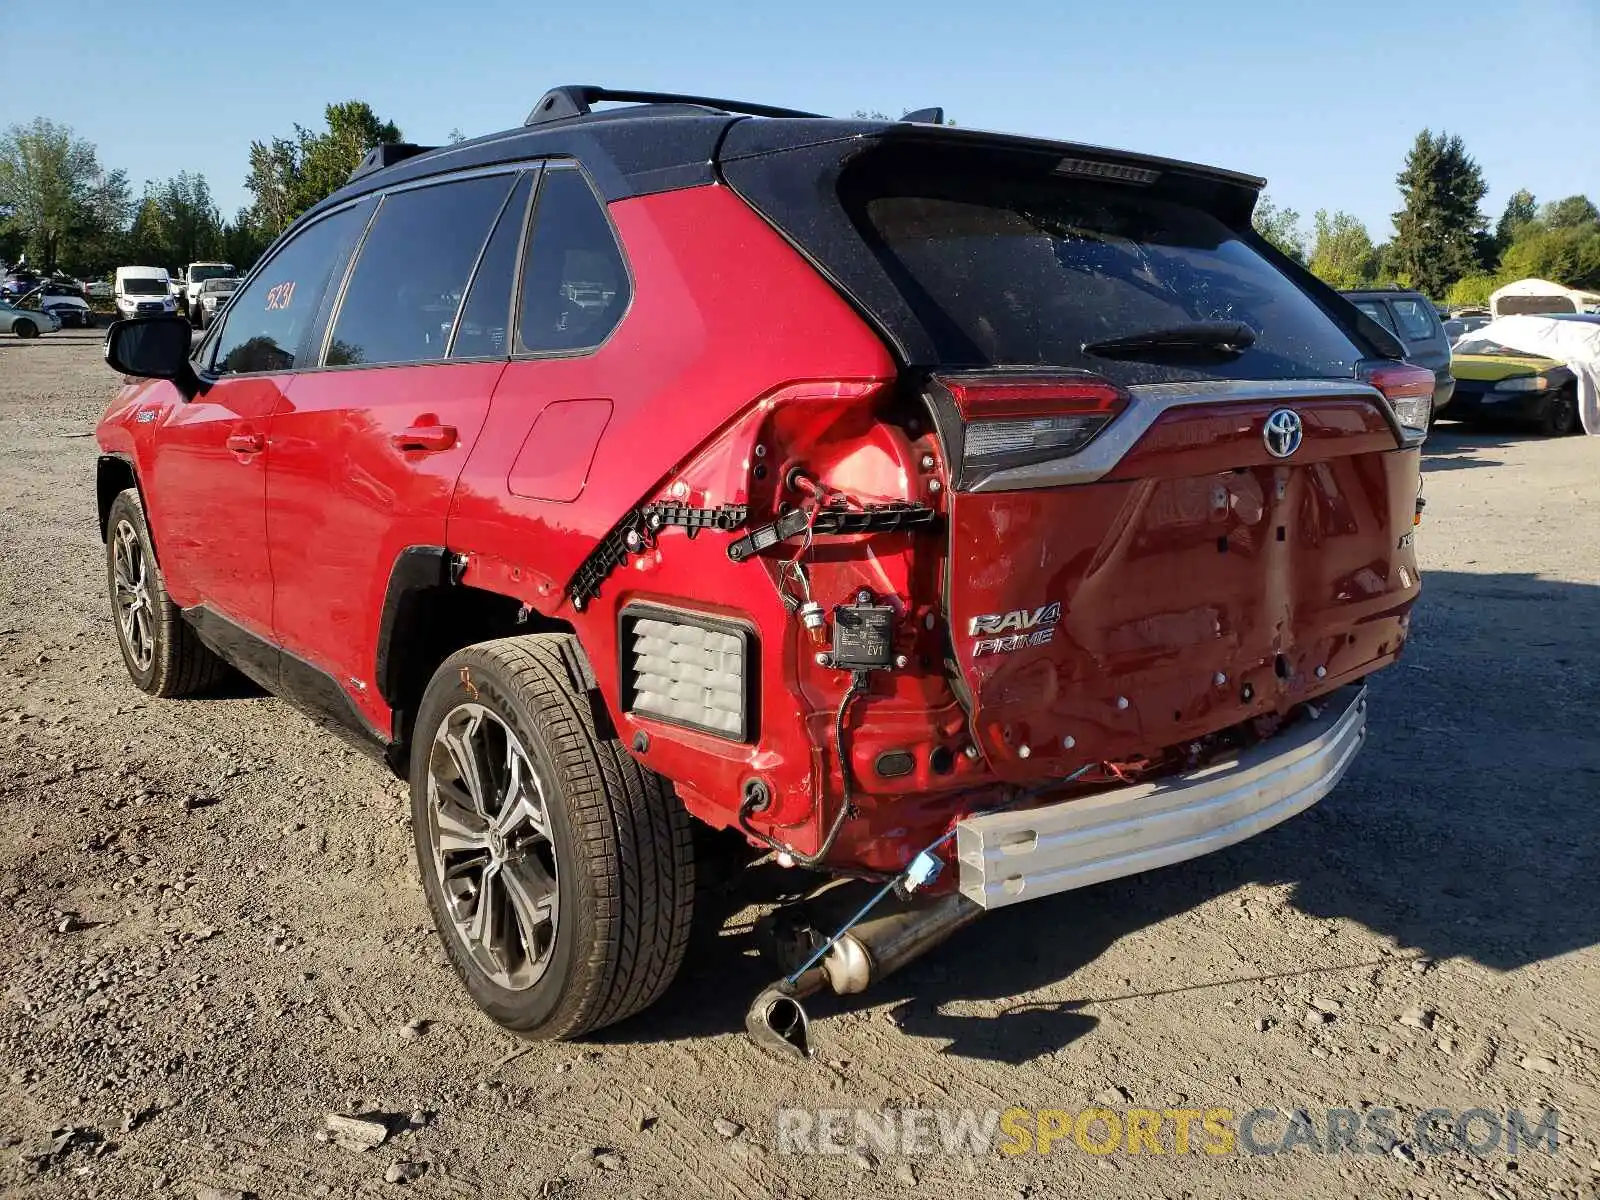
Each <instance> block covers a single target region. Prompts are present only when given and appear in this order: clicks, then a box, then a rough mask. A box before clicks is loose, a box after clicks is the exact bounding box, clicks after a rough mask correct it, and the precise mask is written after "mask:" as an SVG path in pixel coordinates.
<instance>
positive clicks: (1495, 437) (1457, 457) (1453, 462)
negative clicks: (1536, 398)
mask: <svg viewBox="0 0 1600 1200" xmlns="http://www.w3.org/2000/svg"><path fill="white" fill-rule="evenodd" d="M1441 420H1442V421H1443V422H1444V423H1443V424H1439V425H1435V426H1434V427H1433V429H1432V430H1431V431H1430V432H1429V434H1428V440H1427V441H1426V442H1424V443H1423V445H1422V470H1423V473H1424V474H1428V473H1429V472H1432V471H1459V470H1462V469H1463V468H1468V467H1503V466H1505V461H1504V460H1503V459H1500V458H1496V457H1495V456H1494V455H1493V453H1492V452H1493V451H1495V450H1504V449H1506V448H1508V447H1510V446H1515V445H1517V444H1518V443H1521V442H1537V441H1544V440H1546V439H1545V438H1544V437H1543V435H1541V434H1538V433H1535V432H1533V431H1532V430H1527V429H1520V428H1518V427H1516V426H1504V427H1500V428H1490V427H1486V426H1482V425H1465V424H1461V423H1459V422H1451V421H1450V420H1449V418H1441Z"/></svg>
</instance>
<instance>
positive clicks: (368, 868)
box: [0, 331, 1600, 1198]
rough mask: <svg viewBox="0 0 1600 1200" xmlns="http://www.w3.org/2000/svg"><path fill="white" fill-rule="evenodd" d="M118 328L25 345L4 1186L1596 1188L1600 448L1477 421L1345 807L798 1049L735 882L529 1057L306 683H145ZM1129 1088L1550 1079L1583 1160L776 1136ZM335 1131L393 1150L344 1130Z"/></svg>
mask: <svg viewBox="0 0 1600 1200" xmlns="http://www.w3.org/2000/svg"><path fill="white" fill-rule="evenodd" d="M99 337H100V335H99V334H97V333H94V332H92V331H85V332H82V333H78V332H73V333H63V334H59V335H56V336H54V337H48V338H42V339H39V340H37V341H35V342H31V343H21V342H16V341H13V340H10V339H0V422H3V423H0V606H3V607H0V677H3V687H4V692H3V696H4V698H3V700H0V753H3V754H4V756H5V757H4V762H3V766H0V900H3V902H4V903H3V911H0V1193H3V1194H5V1195H7V1196H19V1197H51V1198H54V1197H63V1196H79V1195H83V1196H151V1195H156V1196H172V1197H184V1198H187V1197H193V1196H196V1195H207V1194H208V1193H207V1192H206V1189H208V1188H210V1189H217V1191H218V1192H220V1193H221V1194H222V1195H225V1196H226V1195H230V1194H233V1193H245V1194H250V1195H255V1196H259V1197H262V1198H266V1197H279V1196H294V1197H320V1196H339V1197H354V1196H362V1197H366V1196H383V1195H405V1194H415V1195H417V1196H430V1197H461V1196H479V1195H483V1196H493V1197H524V1196H525V1197H534V1196H609V1195H631V1196H660V1197H672V1196H693V1195H704V1194H712V1195H718V1196H744V1195H771V1194H781V1195H810V1196H818V1197H822V1196H832V1195H841V1194H859V1195H867V1196H893V1195H900V1194H907V1195H909V1194H913V1193H922V1194H936V1195H941V1196H946V1197H964V1196H992V1195H1000V1196H1059V1195H1068V1194H1071V1195H1080V1196H1091V1197H1113V1196H1129V1195H1135V1196H1170V1197H1178V1196H1196V1197H1201V1196H1224V1195H1227V1196H1251V1197H1281V1196H1300V1197H1332V1196H1343V1195H1361V1196H1405V1195H1415V1196H1438V1197H1455V1196H1493V1197H1505V1196H1519V1197H1520V1196H1547V1195H1551V1194H1560V1195H1567V1196H1576V1195H1583V1196H1593V1195H1596V1194H1597V1193H1600V1147H1597V1144H1596V1138H1597V1136H1600V948H1597V942H1600V886H1597V881H1600V839H1597V834H1600V686H1597V685H1596V682H1595V681H1596V679H1600V551H1597V549H1596V547H1597V544H1600V543H1597V538H1596V530H1597V529H1600V443H1596V442H1594V441H1585V440H1583V439H1579V438H1572V439H1567V440H1564V441H1561V442H1547V441H1541V440H1538V439H1533V438H1522V437H1519V436H1514V435H1513V436H1487V435H1478V436H1466V435H1462V434H1460V433H1453V432H1450V429H1449V426H1448V425H1446V426H1442V427H1441V430H1442V432H1441V433H1440V434H1439V435H1438V436H1436V438H1435V439H1434V440H1433V441H1431V442H1430V443H1429V451H1428V454H1427V460H1426V461H1427V467H1428V472H1429V473H1428V482H1427V495H1428V498H1429V501H1430V505H1429V508H1428V516H1427V521H1426V522H1425V524H1424V525H1423V527H1422V529H1421V531H1420V533H1419V542H1420V553H1421V558H1422V562H1423V566H1424V569H1425V571H1426V573H1427V575H1426V583H1425V594H1424V600H1423V602H1422V607H1421V608H1420V610H1419V614H1418V617H1417V619H1416V625H1415V636H1414V640H1413V642H1412V645H1411V647H1410V650H1409V652H1408V655H1407V658H1406V661H1405V662H1404V664H1403V665H1401V666H1399V667H1397V668H1395V669H1393V670H1391V671H1389V672H1387V673H1385V674H1384V675H1382V676H1381V677H1380V678H1379V679H1378V680H1377V681H1376V682H1375V686H1374V705H1373V712H1374V723H1373V727H1372V731H1371V736H1370V739H1369V744H1368V747H1367V749H1366V751H1365V754H1364V756H1363V757H1362V759H1361V761H1360V762H1359V764H1358V765H1357V767H1356V768H1355V769H1354V771H1353V773H1352V774H1351V776H1350V777H1349V778H1348V780H1347V781H1346V782H1345V783H1344V784H1343V785H1342V786H1341V787H1340V788H1339V789H1338V791H1337V792H1336V793H1335V794H1334V795H1333V796H1331V797H1330V798H1329V799H1328V800H1326V801H1325V802H1323V803H1322V804H1321V805H1319V806H1318V807H1317V808H1314V809H1312V810H1311V811H1310V812H1309V813H1308V814H1306V815H1305V816H1302V817H1300V818H1298V819H1296V820H1294V821H1292V822H1290V823H1288V824H1287V825H1285V826H1282V827H1279V828H1278V829H1276V830H1273V831H1272V832H1270V833H1269V834H1267V835H1265V836H1263V837H1260V838H1258V839H1256V840H1254V841H1251V842H1247V843H1245V844H1244V845H1242V846H1239V847H1236V848H1235V849H1233V850H1231V851H1227V852H1224V853H1221V854H1217V855H1214V856H1212V857H1209V858H1205V859H1202V860H1199V861H1197V862H1195V863H1191V864H1188V865H1184V866H1180V867H1174V868H1170V869H1168V870H1165V871H1162V872H1159V873H1157V874H1154V875H1148V876H1144V877H1140V878H1135V879H1129V880H1124V881H1120V882H1117V883H1114V884H1109V885H1104V886H1100V887H1096V888H1093V889H1090V890H1087V891H1082V892H1078V893H1073V894H1070V895H1068V896H1064V897H1060V898H1057V899H1054V900H1050V901H1042V902H1040V903H1038V904H1037V905H1034V906H1028V907H1024V908H1021V909H1016V910H1011V911H1009V912H1007V913H1004V914H999V915H996V916H994V917H992V918H990V919H989V920H988V921H986V922H984V923H982V924H980V925H979V926H978V927H977V928H976V929H975V930H969V931H967V933H966V934H965V935H963V936H962V937H960V938H959V939H958V940H956V941H955V942H953V943H951V944H950V945H949V946H947V947H946V948H945V949H944V950H943V951H941V952H937V953H935V954H934V955H933V956H931V957H929V958H928V959H925V960H923V962H921V963H920V964H917V965H916V966H914V967H913V968H911V969H910V970H908V971H907V972H906V973H905V974H903V975H902V976H900V977H897V978H895V979H893V980H891V981H890V982H888V983H887V984H886V985H885V986H884V987H883V988H882V989H881V990H879V991H877V992H875V993H872V994H870V995H869V996H868V997H866V998H858V999H857V1002H854V1003H846V1002H842V1001H828V1002H819V1004H818V1005H817V1006H816V1008H817V1012H818V1015H819V1017H820V1020H819V1022H818V1026H817V1028H816V1030H815V1037H816V1040H817V1042H818V1044H819V1046H820V1053H819V1057H818V1059H817V1061H816V1062H814V1063H812V1064H809V1065H804V1066H801V1065H790V1064H783V1063H778V1062H775V1061H773V1060H769V1059H767V1058H764V1057H762V1056H761V1055H760V1054H759V1052H758V1051H756V1050H755V1049H754V1048H753V1047H751V1046H750V1045H749V1044H748V1043H747V1042H746V1040H745V1037H744V1035H743V1033H742V1031H741V1027H740V1026H741V1020H742V1016H743V1011H744V1006H745V1004H746V1002H747V1001H748V999H749V997H750V996H751V995H752V994H753V992H754V990H755V989H756V988H757V987H758V986H759V985H760V984H761V983H764V982H766V975H765V972H763V970H762V968H761V965H760V964H759V963H758V962H757V961H756V960H755V959H754V958H753V957H752V951H751V949H750V947H749V945H748V942H749V938H748V936H747V934H748V924H749V920H750V917H751V915H752V914H751V913H750V912H749V911H748V910H746V911H743V912H736V911H734V910H737V909H739V908H740V907H741V899H740V894H739V893H735V894H734V896H733V897H732V898H731V899H730V902H729V905H728V908H729V910H730V913H729V919H728V922H727V924H726V926H725V927H724V929H723V931H722V934H721V936H720V937H716V938H714V939H712V940H710V941H709V942H708V943H707V944H706V945H705V946H704V947H703V948H702V949H701V950H700V951H699V952H698V953H697V954H696V955H695V956H694V957H693V958H692V960H691V962H690V964H689V965H688V967H687V968H686V970H685V973H684V975H683V977H682V978H681V979H680V980H679V982H678V984H677V986H676V987H675V988H674V989H673V990H672V992H671V993H670V994H669V995H668V996H667V998H666V999H665V1001H664V1002H663V1003H662V1004H661V1005H660V1006H659V1007H658V1008H656V1009H655V1010H654V1011H652V1012H650V1013H649V1014H647V1015H646V1016H644V1017H643V1018H641V1019H637V1020H635V1021H633V1022H630V1023H629V1024H627V1025H625V1026H623V1027H620V1028H617V1029H613V1030H610V1031H606V1032H605V1033H603V1034H601V1035H600V1036H597V1037H595V1038H593V1039H592V1040H590V1041H587V1042H585V1043H580V1044H575V1045H529V1044H524V1043H519V1042H516V1041H514V1040H513V1039H511V1038H509V1037H507V1036H506V1035H504V1034H502V1033H500V1032H498V1031H497V1030H496V1029H495V1028H493V1027H492V1026H491V1025H489V1024H488V1023H487V1022H486V1021H485V1020H484V1019H482V1018H480V1017H479V1016H478V1015H477V1014H476V1012H475V1011H474V1010H473V1009H472V1008H471V1007H469V1006H468V1004H467V1003H466V1002H465V999H464V995H463V993H462V992H461V991H460V990H459V989H458V987H457V984H456V980H455V978H454V976H453V975H452V974H451V973H450V971H449V969H448V968H447V967H446V965H445V960H444V956H443V954H442V952H441V951H440V948H439V945H438V943H437V941H436V940H435V938H434V935H433V933H432V930H431V927H430V925H429V922H428V918H427V915H426V912H425V910H424V907H423V903H422V899H421V895H420V892H419V889H418V886H417V883H416V878H415V870H414V867H413V864H412V862H411V861H410V850H409V846H410V834H409V831H408V828H407V810H406V804H405V801H404V798H403V792H402V788H401V785H400V784H399V783H397V782H396V781H394V780H393V779H391V778H388V777H386V776H385V775H384V774H383V773H382V772H381V771H380V770H379V769H378V768H376V767H375V766H373V765H372V764H370V763H369V762H367V761H366V760H365V759H363V758H361V757H359V756H358V755H357V754H356V753H355V752H353V751H351V750H349V749H347V748H346V747H345V746H344V745H343V744H341V743H339V742H337V741H335V740H334V739H332V738H331V737H329V736H327V735H325V734H323V733H321V732H319V731H317V730H316V729H314V728H313V727H312V726H311V725H310V724H309V723H308V722H307V721H305V720H304V719H302V718H301V717H300V716H298V715H297V714H296V713H294V712H293V711H292V710H291V709H289V708H288V707H286V706H285V705H284V704H282V703H280V702H279V701H277V700H273V699H269V698H266V697H263V696H260V695H255V694H247V693H245V692H243V691H242V690H241V691H240V692H239V693H237V694H234V695H231V696H225V697H222V698H217V699H208V700H197V701H188V702H160V701H148V700H147V699H146V698H145V697H143V696H142V695H141V694H140V693H138V692H137V691H135V690H134V689H133V687H132V686H131V685H130V684H129V683H128V682H127V680H126V678H125V676H124V672H123V668H122V665H121V662H120V660H119V659H118V656H117V652H116V647H115V643H114V640H113V633H112V630H111V627H110V623H109V619H108V615H107V601H106V596H105V571H104V566H103V558H102V548H101V546H100V543H99V540H98V538H97V536H96V532H95V529H94V511H93V510H94V493H93V468H94V457H95V452H96V451H95V446H94V442H93V440H92V438H90V437H89V436H88V435H89V432H90V430H91V429H92V427H93V424H94V421H95V418H96V417H97V416H98V414H99V412H100V410H101V408H102V406H103V405H104V404H105V402H106V400H107V399H108V398H109V397H110V395H111V393H112V391H113V389H114V387H115V381H114V379H113V378H112V377H111V375H110V373H109V372H108V371H107V370H106V369H105V367H104V365H103V364H102V363H101V361H100V359H99V353H98V342H99ZM770 870H773V871H775V870H776V869H775V868H771V869H770ZM771 886H773V878H772V877H771V876H767V877H763V878H755V879H751V880H749V881H748V882H747V886H746V888H745V890H744V893H743V894H744V895H748V896H759V895H761V894H763V891H764V890H765V889H767V888H769V887H771ZM1414 1009H1415V1010H1420V1011H1412V1012H1410V1013H1409V1016H1408V1021H1409V1023H1402V1022H1401V1021H1400V1018H1401V1017H1402V1016H1405V1015H1407V1014H1408V1010H1414ZM1430 1023H1431V1028H1427V1027H1426V1026H1429V1025H1430ZM1096 1098H1098V1099H1099V1100H1100V1101H1101V1102H1102V1103H1109V1104H1111V1105H1112V1106H1113V1107H1121V1108H1125V1107H1129V1106H1149V1107H1154V1108H1157V1109H1160V1108H1171V1107H1184V1106H1190V1107H1195V1108H1201V1109H1206V1108H1216V1107H1227V1108H1231V1109H1234V1110H1235V1111H1236V1112H1240V1113H1242V1112H1244V1111H1246V1110H1249V1109H1254V1108H1257V1107H1273V1106H1276V1107H1279V1108H1283V1109H1293V1108H1297V1107H1304V1108H1308V1109H1312V1110H1316V1109H1318V1108H1323V1107H1327V1106H1347V1107H1350V1108H1354V1109H1361V1108H1364V1107H1367V1106H1371V1105H1388V1106H1392V1107H1395V1108H1398V1109H1399V1110H1401V1113H1402V1114H1403V1116H1402V1119H1401V1124H1402V1125H1403V1124H1404V1123H1405V1122H1407V1121H1409V1120H1410V1114H1414V1113H1415V1112H1417V1111H1419V1110H1423V1109H1427V1108H1430V1107H1435V1106H1437V1107H1442V1108H1449V1109H1452V1110H1455V1111H1457V1112H1459V1111H1461V1110H1464V1109H1468V1108H1473V1107H1479V1108H1485V1109H1491V1110H1500V1111H1502V1112H1503V1111H1504V1110H1505V1109H1507V1108H1512V1107H1520V1108H1522V1109H1524V1110H1525V1111H1527V1112H1528V1113H1530V1114H1537V1113H1538V1112H1539V1111H1540V1110H1542V1109H1543V1108H1544V1107H1545V1106H1546V1105H1554V1106H1556V1107H1557V1108H1559V1109H1560V1113H1561V1115H1560V1131H1561V1133H1560V1137H1561V1141H1560V1145H1559V1147H1558V1151H1557V1153H1556V1154H1554V1155H1553V1156H1552V1155H1547V1154H1545V1153H1543V1152H1542V1151H1540V1152H1534V1153H1524V1154H1523V1155H1522V1156H1521V1157H1520V1158H1519V1159H1518V1160H1516V1161H1515V1162H1514V1163H1513V1162H1511V1161H1509V1160H1508V1159H1506V1158H1505V1157H1504V1156H1503V1155H1492V1156H1490V1157H1486V1158H1475V1157H1472V1156H1470V1155H1467V1154H1465V1153H1460V1152H1456V1153H1448V1154H1442V1155H1439V1156H1436V1157H1434V1156H1429V1155H1426V1154H1421V1155H1411V1156H1410V1157H1408V1155H1407V1152H1406V1151H1405V1150H1401V1151H1396V1152H1392V1153H1383V1152H1381V1151H1380V1152H1379V1153H1375V1154H1373V1153H1368V1154H1360V1155H1355V1154H1351V1153H1348V1152H1346V1153H1343V1154H1340V1155H1336V1156H1335V1155H1326V1154H1320V1155H1319V1154H1316V1153H1313V1152H1311V1151H1310V1150H1309V1149H1308V1148H1307V1147H1304V1146H1302V1147H1299V1148H1297V1149H1295V1150H1293V1151H1292V1152H1288V1153H1281V1154H1277V1155H1272V1156H1264V1157H1262V1156H1253V1155H1249V1154H1242V1153H1235V1154H1226V1155H1208V1154H1204V1153H1189V1154H1187V1155H1176V1154H1174V1153H1172V1152H1171V1149H1172V1147H1171V1143H1170V1140H1169V1142H1168V1152H1167V1153H1165V1154H1162V1155H1154V1154H1151V1153H1149V1152H1148V1151H1146V1152H1144V1153H1140V1154H1137V1155H1126V1154H1114V1155H1108V1156H1105V1157H1096V1156H1093V1155H1090V1154H1087V1153H1085V1152H1084V1151H1082V1150H1081V1149H1079V1148H1077V1147H1076V1146H1074V1145H1072V1144H1071V1142H1070V1139H1069V1140H1068V1141H1067V1142H1063V1143H1062V1144H1060V1145H1058V1146H1057V1147H1056V1148H1055V1150H1054V1151H1053V1152H1052V1153H1050V1154H1049V1155H1047V1156H1040V1155H1037V1154H1022V1155H1016V1156H1007V1155H1002V1154H999V1153H992V1152H991V1153H989V1154H985V1155H981V1156H974V1155H971V1154H967V1155H956V1156H948V1157H946V1156H910V1157H906V1156H894V1155H886V1154H882V1153H879V1152H873V1153H871V1154H867V1155H859V1154H843V1155H831V1156H827V1157H821V1158H814V1157H790V1156H781V1155H779V1154H778V1153H777V1150H778V1147H777V1144H776V1142H777V1139H776V1130H775V1110H776V1109H777V1108H778V1107H779V1106H780V1105H785V1104H800V1105H814V1106H830V1107H846V1106H857V1105H860V1106H864V1107H866V1108H869V1109H872V1110H878V1109H881V1108H886V1107H887V1108H894V1107H911V1106H921V1107H927V1108H936V1109H954V1108H958V1107H964V1106H973V1107H976V1108H978V1109H985V1110H987V1109H992V1108H998V1109H1005V1108H1008V1107H1010V1106H1012V1105H1023V1106H1031V1107H1050V1108H1063V1109H1069V1110H1074V1109H1078V1108H1080V1107H1082V1106H1083V1105H1085V1104H1087V1103H1089V1102H1091V1101H1092V1100H1095V1099H1096ZM330 1113H335V1114H339V1113H375V1114H380V1119H381V1120H382V1122H383V1123H384V1125H385V1126H386V1127H387V1137H386V1140H385V1141H384V1143H383V1144H382V1145H380V1146H378V1147H376V1148H373V1149H370V1150H367V1151H365V1152H357V1151H354V1150H351V1149H347V1148H345V1147H344V1146H341V1145H340V1144H338V1141H337V1139H335V1140H333V1141H331V1142H330V1141H329V1140H327V1137H326V1134H325V1133H324V1130H325V1129H326V1119H327V1116H328V1114H330ZM1283 1128H1284V1125H1283V1124H1282V1123H1281V1122H1280V1123H1279V1124H1278V1125H1277V1126H1276V1127H1274V1128H1273V1129H1272V1130H1271V1131H1269V1132H1268V1133H1267V1134H1265V1135H1264V1140H1273V1141H1275V1140H1276V1139H1277V1138H1278V1137H1279V1136H1281V1133H1282V1130H1283ZM319 1135H321V1136H319ZM402 1163H405V1164H413V1165H411V1166H409V1167H404V1168H402V1167H400V1166H398V1165H397V1164H402ZM386 1176H387V1177H388V1180H386ZM400 1179H405V1180H406V1181H405V1182H393V1180H400Z"/></svg>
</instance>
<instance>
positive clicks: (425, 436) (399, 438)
mask: <svg viewBox="0 0 1600 1200" xmlns="http://www.w3.org/2000/svg"><path fill="white" fill-rule="evenodd" d="M389 440H390V441H392V442H393V443H394V447H395V449H396V450H427V451H430V452H437V451H440V450H449V449H450V448H451V447H452V446H454V445H455V444H456V427H455V426H454V425H413V426H411V427H410V428H409V429H402V430H401V431H400V432H399V433H397V434H395V435H394V436H393V437H392V438H390V439H389Z"/></svg>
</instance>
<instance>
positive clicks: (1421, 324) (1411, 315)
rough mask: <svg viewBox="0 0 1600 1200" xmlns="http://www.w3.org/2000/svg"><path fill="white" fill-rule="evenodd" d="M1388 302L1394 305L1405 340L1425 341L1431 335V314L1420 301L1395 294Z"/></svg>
mask: <svg viewBox="0 0 1600 1200" xmlns="http://www.w3.org/2000/svg"><path fill="white" fill-rule="evenodd" d="M1389 303H1390V304H1392V305H1394V315H1395V317H1396V318H1397V319H1398V320H1399V321H1400V333H1401V335H1402V336H1403V337H1404V338H1405V339H1406V340H1407V341H1412V342H1425V341H1427V340H1428V339H1429V338H1431V337H1432V336H1433V314H1432V313H1431V312H1429V311H1428V307H1427V305H1425V304H1423V303H1422V301H1420V300H1408V299H1407V298H1406V297H1404V296H1396V297H1395V298H1394V299H1393V300H1391V301H1389Z"/></svg>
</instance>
